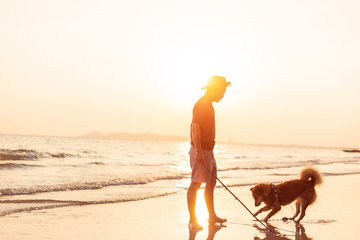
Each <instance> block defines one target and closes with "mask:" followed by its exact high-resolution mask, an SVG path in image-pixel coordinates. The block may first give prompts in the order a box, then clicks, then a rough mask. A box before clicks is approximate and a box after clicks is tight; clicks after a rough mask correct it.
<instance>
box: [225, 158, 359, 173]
mask: <svg viewBox="0 0 360 240" xmlns="http://www.w3.org/2000/svg"><path fill="white" fill-rule="evenodd" d="M337 163H342V164H359V163H360V160H359V159H350V160H333V161H321V160H320V159H310V160H303V161H294V162H273V163H267V165H264V164H256V165H255V164H245V163H244V166H235V167H223V168H219V169H218V172H227V171H236V170H271V169H284V168H293V167H304V166H310V165H311V166H317V165H330V164H337Z"/></svg>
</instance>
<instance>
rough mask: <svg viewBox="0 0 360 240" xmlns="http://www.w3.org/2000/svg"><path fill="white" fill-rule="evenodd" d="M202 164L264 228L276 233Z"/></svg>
mask: <svg viewBox="0 0 360 240" xmlns="http://www.w3.org/2000/svg"><path fill="white" fill-rule="evenodd" d="M203 166H204V167H205V168H206V169H207V170H208V171H209V173H210V174H211V175H212V176H213V177H214V178H216V180H218V182H219V183H221V185H222V186H223V187H224V188H225V189H226V190H228V192H229V193H230V194H231V195H232V196H233V197H234V198H235V199H236V200H238V201H239V203H241V205H243V207H244V208H245V209H246V210H248V212H249V213H250V214H251V215H252V216H253V217H254V218H255V219H256V220H257V221H258V222H259V223H261V225H263V226H264V227H265V229H266V230H267V231H269V232H271V233H272V234H274V235H276V233H275V232H274V231H272V230H271V229H270V228H269V227H267V226H266V225H265V224H264V223H263V222H262V221H260V220H259V219H258V218H257V217H256V216H255V215H254V214H253V213H252V212H251V211H250V210H249V208H247V207H246V205H245V204H244V203H243V202H242V201H241V200H240V199H239V198H238V197H237V196H236V195H235V194H234V193H233V192H232V191H230V189H229V188H228V187H227V186H226V185H225V184H224V183H223V182H222V181H221V180H220V179H219V178H218V177H217V176H215V174H213V173H212V172H211V171H210V169H209V168H208V167H207V166H206V165H205V164H203Z"/></svg>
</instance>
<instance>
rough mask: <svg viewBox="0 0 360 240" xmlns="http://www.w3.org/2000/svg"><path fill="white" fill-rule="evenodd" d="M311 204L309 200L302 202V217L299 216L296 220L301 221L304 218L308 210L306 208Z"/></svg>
mask: <svg viewBox="0 0 360 240" xmlns="http://www.w3.org/2000/svg"><path fill="white" fill-rule="evenodd" d="M308 206H309V202H305V203H304V202H303V203H302V204H301V214H300V217H299V218H298V220H296V221H295V222H298V223H299V222H300V221H301V219H303V218H304V217H305V211H306V208H307V207H308Z"/></svg>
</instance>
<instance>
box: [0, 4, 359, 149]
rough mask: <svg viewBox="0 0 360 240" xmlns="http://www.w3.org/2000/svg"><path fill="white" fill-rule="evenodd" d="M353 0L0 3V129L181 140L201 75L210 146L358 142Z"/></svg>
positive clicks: (356, 36)
mask: <svg viewBox="0 0 360 240" xmlns="http://www.w3.org/2000/svg"><path fill="white" fill-rule="evenodd" d="M359 11H360V2H359V1H357V0H343V1H333V0H299V1H296V0H294V1H289V0H277V1H276V0H255V1H242V0H222V1H218V0H217V1H215V0H206V1H205V0H182V1H173V0H152V1H147V0H132V1H123V0H113V1H112V0H107V1H95V0H62V1H50V0H42V1H40V0H32V1H27V0H23V1H22V0H18V1H13V0H9V1H8V0H2V1H1V2H0V29H1V31H0V113H1V115H0V116H1V118H0V133H2V134H25V135H51V136H78V135H82V134H85V133H88V132H90V131H94V130H96V131H100V132H103V133H105V134H107V133H112V132H129V133H143V132H148V133H157V134H166V135H179V136H188V135H189V131H190V128H189V127H190V122H191V117H192V107H193V105H194V103H195V102H196V101H197V99H198V98H199V97H201V96H202V95H203V94H204V90H201V87H203V86H205V85H206V82H207V80H208V79H209V77H210V76H213V75H220V76H224V77H226V79H227V81H230V82H231V83H232V85H231V86H230V87H228V90H227V92H226V94H225V97H224V99H223V100H221V101H220V102H219V103H214V108H215V113H216V139H217V141H225V142H227V141H233V142H240V143H253V144H282V145H288V144H290V145H312V146H329V147H360V111H359V110H360V94H359V92H360V45H359V42H360V15H359V14H358V13H359Z"/></svg>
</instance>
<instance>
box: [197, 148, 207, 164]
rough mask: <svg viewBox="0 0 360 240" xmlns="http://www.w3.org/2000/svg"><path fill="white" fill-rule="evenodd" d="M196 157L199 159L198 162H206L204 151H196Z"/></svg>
mask: <svg viewBox="0 0 360 240" xmlns="http://www.w3.org/2000/svg"><path fill="white" fill-rule="evenodd" d="M195 159H196V161H198V163H201V164H203V163H204V159H205V158H204V154H203V153H202V151H196V152H195Z"/></svg>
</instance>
